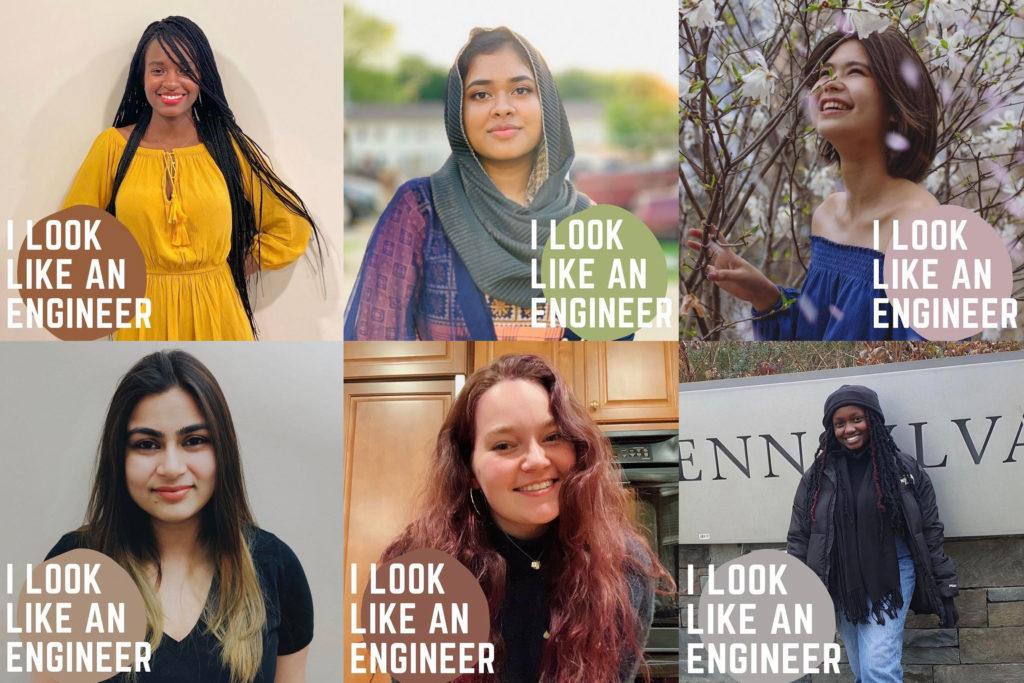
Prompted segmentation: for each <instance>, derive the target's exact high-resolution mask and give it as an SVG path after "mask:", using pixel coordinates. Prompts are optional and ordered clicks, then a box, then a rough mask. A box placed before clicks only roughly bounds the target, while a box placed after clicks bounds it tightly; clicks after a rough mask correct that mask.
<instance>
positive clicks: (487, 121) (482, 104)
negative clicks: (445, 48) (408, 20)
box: [462, 47, 543, 172]
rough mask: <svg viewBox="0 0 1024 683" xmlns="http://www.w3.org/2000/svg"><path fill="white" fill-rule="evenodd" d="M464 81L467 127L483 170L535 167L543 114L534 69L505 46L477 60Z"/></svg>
mask: <svg viewBox="0 0 1024 683" xmlns="http://www.w3.org/2000/svg"><path fill="white" fill-rule="evenodd" d="M462 80H463V83H464V84H465V85H464V87H463V96H462V125H463V128H464V129H465V131H466V138H467V139H468V140H469V144H470V146H471V147H472V148H473V151H475V152H476V154H477V157H478V158H479V159H480V163H481V165H482V166H483V167H484V170H488V169H489V167H493V166H495V165H498V164H508V163H525V164H530V165H532V164H533V151H534V150H535V149H536V148H537V144H538V143H539V142H540V138H541V132H542V130H543V115H542V113H541V107H540V96H539V95H538V94H537V83H536V82H535V81H534V75H533V70H532V69H531V68H530V65H529V64H527V63H525V62H524V61H523V60H522V58H521V57H520V56H519V55H518V54H517V53H516V52H515V51H514V50H513V49H512V48H510V47H504V48H501V49H500V50H498V51H497V52H493V53H491V54H478V55H477V56H476V57H474V58H473V60H472V61H471V62H470V63H469V68H468V69H467V70H466V75H465V77H464V78H463V79H462ZM488 172H489V171H488Z"/></svg>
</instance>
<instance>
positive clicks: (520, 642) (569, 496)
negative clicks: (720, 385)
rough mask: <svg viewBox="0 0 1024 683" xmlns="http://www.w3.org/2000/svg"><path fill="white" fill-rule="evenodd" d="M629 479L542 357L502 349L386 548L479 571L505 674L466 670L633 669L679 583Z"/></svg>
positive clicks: (519, 676)
mask: <svg viewBox="0 0 1024 683" xmlns="http://www.w3.org/2000/svg"><path fill="white" fill-rule="evenodd" d="M620 481H621V480H620V473H619V471H618V469H617V468H616V466H615V465H614V462H613V460H612V451H611V446H610V444H609V442H608V439H607V438H605V436H604V435H603V434H602V432H601V430H600V429H599V428H598V426H597V424H595V423H594V421H593V420H592V419H591V418H590V417H589V416H588V415H587V413H586V411H585V410H584V409H583V407H582V406H581V405H580V403H579V401H577V399H576V398H575V397H574V396H573V394H572V391H571V390H570V389H569V387H568V386H567V385H566V384H565V382H564V381H563V380H562V378H561V377H559V376H558V374H557V373H556V372H555V371H554V370H553V369H552V368H551V366H550V365H548V363H547V362H545V361H544V360H543V359H541V358H538V357H536V356H530V355H509V356H502V357H501V358H498V359H497V360H495V361H494V362H493V363H491V364H490V365H488V366H487V367H485V368H483V369H481V370H479V371H477V372H476V373H474V374H473V376H472V377H470V378H469V380H468V381H467V383H466V386H465V387H464V388H463V389H462V391H461V393H460V394H459V396H458V398H457V399H456V400H455V403H454V404H453V405H452V407H451V410H450V411H449V412H448V416H447V417H446V419H445V421H444V423H443V425H442V427H441V431H440V433H439V434H438V439H437V447H436V450H435V454H434V463H433V467H432V469H431V472H430V480H429V483H428V489H427V491H428V493H427V500H426V501H425V505H424V509H423V510H422V513H421V514H420V516H419V517H418V518H417V519H416V520H415V521H414V522H413V523H412V524H410V525H409V526H408V527H407V528H406V529H405V531H404V532H403V533H402V534H401V535H400V536H399V537H398V538H397V539H396V540H395V541H394V542H392V544H391V545H390V546H389V547H388V548H387V550H386V551H385V552H384V555H383V559H384V560H385V561H386V560H391V559H394V558H396V557H398V556H399V555H402V554H403V553H406V552H409V551H411V550H415V549H419V548H433V549H437V550H441V551H443V552H446V553H448V554H450V555H452V556H453V557H455V558H456V559H457V560H459V562H461V563H462V564H464V565H465V566H466V567H468V568H469V570H470V571H471V572H473V574H474V575H475V576H476V577H477V580H479V582H480V585H481V586H482V588H483V591H484V594H485V595H486V596H487V600H488V603H489V606H490V611H491V641H492V642H493V643H494V644H495V650H496V655H497V656H496V666H495V671H496V674H495V675H493V676H492V675H482V674H475V675H467V676H464V677H462V678H459V679H458V680H459V681H460V682H465V683H468V682H476V681H507V682H512V681H515V682H516V683H524V682H533V681H541V682H543V683H584V682H585V683H591V682H592V681H632V680H634V676H635V675H636V672H637V670H638V669H640V668H642V667H644V660H643V645H644V641H645V638H646V634H647V631H648V630H649V628H650V624H651V619H652V616H653V599H654V595H653V593H654V589H655V587H656V586H657V587H659V588H660V589H663V590H665V591H671V590H674V587H675V586H674V583H673V582H672V579H671V577H669V575H668V574H667V572H665V570H664V569H663V568H662V567H661V565H659V564H658V560H657V557H656V556H655V555H654V553H653V552H652V551H651V549H650V548H649V547H648V545H647V543H646V542H645V541H644V539H643V538H642V536H641V535H640V534H639V533H638V532H637V528H636V525H635V523H634V521H633V520H632V515H631V514H630V512H631V504H630V503H631V501H630V499H629V497H628V494H627V492H626V491H625V489H624V488H623V486H622V484H621V483H620Z"/></svg>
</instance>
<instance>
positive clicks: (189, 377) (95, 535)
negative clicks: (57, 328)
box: [83, 351, 267, 683]
mask: <svg viewBox="0 0 1024 683" xmlns="http://www.w3.org/2000/svg"><path fill="white" fill-rule="evenodd" d="M175 387H177V388H180V389H182V390H183V391H185V392H186V393H188V395H189V396H190V397H191V398H192V400H193V401H195V403H196V407H197V408H198V409H199V412H200V413H202V415H203V417H204V418H205V419H206V425H207V427H208V429H209V431H210V441H211V443H212V444H213V451H214V457H215V459H216V474H215V482H214V488H213V496H212V497H211V498H210V501H209V502H208V503H207V504H206V506H205V507H204V508H203V509H202V512H201V524H200V532H199V533H200V540H201V541H202V543H203V545H204V546H205V548H206V551H207V554H208V555H209V558H210V561H211V562H212V564H213V566H214V569H215V570H216V581H215V583H214V588H212V589H211V590H212V591H215V592H214V593H213V596H212V597H213V600H211V602H210V604H209V605H207V606H206V608H205V610H204V613H203V618H204V620H205V622H206V624H207V628H208V629H209V631H210V633H212V634H213V635H214V636H215V637H216V638H217V640H218V641H219V642H220V644H221V653H220V659H221V663H222V664H223V665H224V667H225V668H227V669H228V670H229V671H230V672H231V681H232V683H248V682H249V681H252V680H254V679H255V678H256V676H257V675H258V674H259V668H260V662H261V661H262V659H263V627H264V626H265V624H266V621H267V615H266V604H265V602H264V600H263V591H262V588H261V587H260V583H259V579H258V576H257V573H256V566H255V564H254V563H253V560H252V555H251V554H250V552H249V547H248V544H247V538H248V536H249V535H250V534H251V533H252V531H253V529H254V528H255V522H254V521H253V516H252V512H251V511H250V509H249V501H248V498H247V496H246V494H245V483H244V480H243V478H242V465H241V461H240V459H239V454H238V439H237V438H236V436H235V428H234V425H233V423H232V421H231V412H230V411H229V410H228V404H227V400H225V398H224V394H223V392H222V391H221V388H220V385H219V384H217V380H216V379H215V378H214V376H213V374H212V373H211V372H210V371H209V369H207V367H206V366H205V365H203V364H202V363H201V362H199V360H198V359H197V358H195V357H194V356H192V355H190V354H188V353H185V352H184V351H158V352H156V353H151V354H150V355H148V356H146V357H145V358H143V359H142V360H140V361H139V362H138V363H136V364H135V365H134V366H132V368H131V370H129V371H128V372H127V373H126V374H125V375H124V377H122V378H121V381H120V382H118V384H117V389H115V390H114V396H113V398H112V399H111V400H110V407H109V408H108V409H107V418H106V420H105V422H104V424H103V435H102V437H101V439H100V447H99V454H98V458H97V465H96V478H95V481H94V482H93V487H92V495H91V496H90V498H89V509H88V511H87V512H86V526H85V527H83V531H84V532H85V534H86V538H87V543H88V545H89V547H90V548H92V549H94V550H98V551H100V552H102V553H103V554H105V555H108V556H109V557H112V558H113V559H114V560H116V561H117V562H118V564H120V565H121V566H122V567H124V568H125V570H126V571H127V572H128V573H129V574H130V575H131V577H132V579H133V580H134V581H135V584H136V585H137V586H138V587H139V590H140V592H141V593H142V598H143V601H144V602H145V604H146V623H147V626H148V630H149V632H150V633H149V640H150V644H151V646H152V647H153V648H154V649H156V648H157V647H158V646H159V645H160V640H161V638H162V636H163V610H162V609H161V606H160V599H159V597H158V596H157V587H158V586H159V584H160V578H161V573H160V554H159V552H158V551H157V547H156V541H155V539H154V538H153V531H152V526H151V524H150V518H149V515H147V514H146V513H145V512H144V511H143V510H142V508H140V507H139V506H138V505H137V504H136V503H135V502H134V501H133V500H132V499H131V496H130V495H129V493H128V484H127V477H126V475H125V453H126V452H127V449H128V422H129V420H130V418H131V415H132V413H133V412H134V410H135V407H136V406H137V405H138V404H139V402H140V401H141V400H142V399H144V398H146V397H147V396H153V395H157V394H162V393H164V392H166V391H169V390H170V389H173V388H175ZM146 565H153V566H154V567H155V568H156V585H154V584H153V583H152V582H151V581H150V579H149V578H148V577H147V574H146V570H145V567H146Z"/></svg>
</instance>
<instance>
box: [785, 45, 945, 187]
mask: <svg viewBox="0 0 1024 683" xmlns="http://www.w3.org/2000/svg"><path fill="white" fill-rule="evenodd" d="M847 40H859V41H860V44H861V45H863V46H864V51H865V52H867V55H868V59H869V60H870V62H871V70H872V75H873V76H874V79H875V82H877V83H878V88H879V90H881V92H882V95H883V96H884V97H885V101H886V104H887V105H888V114H889V116H890V117H891V118H892V119H893V123H892V124H891V125H892V128H891V131H892V132H895V133H898V134H899V135H901V136H902V137H903V138H904V139H906V140H907V142H908V143H909V145H910V146H909V147H908V148H907V149H906V150H903V151H900V150H895V149H892V148H890V147H887V148H886V154H885V169H886V171H887V172H888V173H889V175H890V176H892V177H893V178H906V179H907V180H911V181H913V182H915V183H919V182H921V181H922V180H923V179H924V177H925V176H926V175H928V170H929V168H930V167H931V164H932V160H933V159H934V158H935V148H936V138H937V137H938V125H939V108H938V107H939V105H938V102H939V98H938V95H937V94H936V92H935V85H934V84H933V83H932V78H931V75H930V74H929V73H928V69H926V68H925V65H924V62H923V61H921V56H920V55H919V54H918V53H917V50H916V49H914V46H913V45H911V43H910V41H909V40H907V37H906V36H904V35H903V34H902V33H900V32H899V31H897V30H896V29H895V28H893V27H891V26H890V27H889V28H887V29H886V30H884V31H881V32H879V33H872V34H871V35H868V36H866V37H864V38H858V37H857V35H856V34H854V33H846V32H844V31H835V32H833V33H830V34H829V35H827V36H825V38H824V39H822V41H821V42H819V43H818V44H817V45H816V46H815V48H814V49H813V50H812V51H811V55H810V57H809V58H808V60H807V65H806V66H805V67H804V83H813V82H814V79H813V74H815V73H817V72H818V70H819V69H820V68H821V65H822V63H823V62H824V61H825V60H826V59H827V58H828V57H829V56H830V55H831V54H832V53H833V52H834V51H835V49H836V48H837V47H838V46H839V45H840V44H842V43H844V42H846V41H847ZM911 70H913V71H916V72H917V76H918V78H917V79H916V80H917V82H916V83H911V82H910V80H913V79H908V78H906V77H905V76H904V75H903V74H904V73H908V72H910V71H911ZM818 152H819V153H820V154H821V156H822V157H824V158H825V159H827V160H828V161H834V162H838V161H839V154H838V153H837V152H836V149H835V147H833V146H832V144H831V143H830V142H829V141H828V140H825V139H822V140H821V142H820V143H819V144H818Z"/></svg>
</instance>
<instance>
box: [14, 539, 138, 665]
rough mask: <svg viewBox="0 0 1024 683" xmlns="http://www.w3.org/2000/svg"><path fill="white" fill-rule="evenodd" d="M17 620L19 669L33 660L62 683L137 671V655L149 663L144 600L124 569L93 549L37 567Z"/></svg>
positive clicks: (24, 589) (21, 599)
mask: <svg viewBox="0 0 1024 683" xmlns="http://www.w3.org/2000/svg"><path fill="white" fill-rule="evenodd" d="M16 616H17V624H18V628H19V629H20V630H21V633H20V637H21V642H22V648H21V653H20V654H21V657H20V662H19V664H20V666H22V667H23V668H24V670H26V671H27V670H29V669H28V668H27V667H28V666H29V662H30V661H32V660H33V657H34V656H35V659H36V660H37V661H38V660H39V659H41V661H42V663H43V667H44V668H43V669H42V671H43V672H44V673H48V674H49V675H50V676H52V677H53V678H55V679H56V680H57V681H59V683H97V682H98V681H105V680H107V679H108V678H110V677H111V676H113V675H114V674H116V673H118V672H119V671H125V670H132V671H133V670H134V669H135V662H136V657H137V656H139V655H141V656H142V657H141V658H142V659H148V652H149V651H148V648H149V644H148V643H146V642H145V640H146V608H145V605H144V604H143V602H142V594H141V593H139V589H138V587H137V586H136V585H135V582H134V581H132V579H131V577H130V576H129V575H128V572H126V571H125V570H124V569H123V568H122V567H121V565H119V564H118V563H117V562H115V561H114V560H112V559H110V558H109V557H107V556H106V555H104V554H103V553H98V552H96V551H95V550H87V549H84V548H83V549H79V550H71V551H69V552H66V553H64V554H63V555H58V556H57V557H55V558H53V559H52V560H48V561H46V562H44V563H42V564H40V565H39V566H37V567H35V568H34V569H33V570H32V572H31V573H30V574H29V577H28V578H27V579H26V581H25V585H24V587H22V589H21V593H20V595H19V596H18V612H17V615H16ZM36 655H38V656H36ZM86 660H91V662H90V663H88V664H85V665H84V666H83V665H82V664H83V663H84V662H85V661H86ZM83 668H84V669H87V670H82V669H83ZM32 670H38V669H32Z"/></svg>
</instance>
